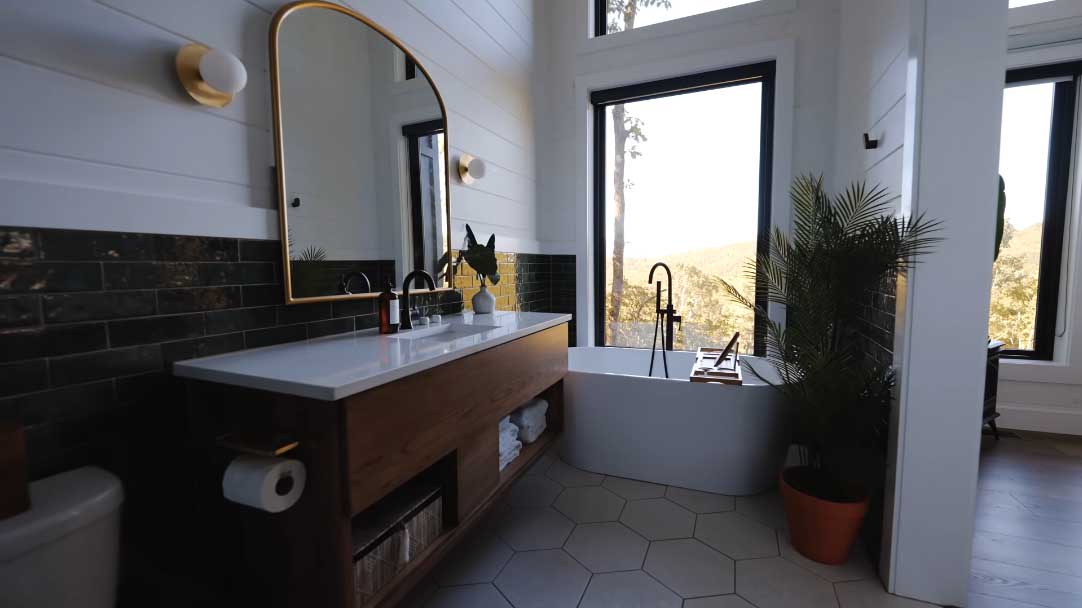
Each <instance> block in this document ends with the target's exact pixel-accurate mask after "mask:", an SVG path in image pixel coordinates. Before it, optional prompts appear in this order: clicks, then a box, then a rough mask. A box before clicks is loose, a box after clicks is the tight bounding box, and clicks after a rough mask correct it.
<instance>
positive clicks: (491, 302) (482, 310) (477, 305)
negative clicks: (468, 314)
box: [473, 285, 496, 315]
mask: <svg viewBox="0 0 1082 608" xmlns="http://www.w3.org/2000/svg"><path fill="white" fill-rule="evenodd" d="M494 310H496V296H494V295H492V292H491V291H489V290H488V286H486V285H482V286H481V291H478V292H477V293H475V294H473V312H475V313H477V314H479V315H485V314H489V313H491V312H492V311H494Z"/></svg>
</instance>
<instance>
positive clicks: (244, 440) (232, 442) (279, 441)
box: [217, 431, 301, 456]
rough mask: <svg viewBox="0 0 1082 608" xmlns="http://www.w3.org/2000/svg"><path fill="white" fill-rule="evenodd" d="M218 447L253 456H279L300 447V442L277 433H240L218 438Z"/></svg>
mask: <svg viewBox="0 0 1082 608" xmlns="http://www.w3.org/2000/svg"><path fill="white" fill-rule="evenodd" d="M217 443H218V445H219V446H221V447H223V448H226V449H229V450H233V451H236V452H241V453H242V454H252V455H254V456H281V455H283V454H286V453H288V452H291V451H293V450H295V449H297V448H298V447H300V445H301V442H300V441H297V440H296V439H294V438H293V437H290V436H289V435H286V434H284V433H280V432H277V431H242V432H233V433H226V434H225V435H222V436H220V437H218V439H217Z"/></svg>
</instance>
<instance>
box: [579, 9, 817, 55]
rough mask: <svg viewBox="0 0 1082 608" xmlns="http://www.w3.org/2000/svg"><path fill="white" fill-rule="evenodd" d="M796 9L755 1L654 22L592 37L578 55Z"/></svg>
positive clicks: (584, 41)
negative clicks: (624, 30) (628, 29)
mask: <svg viewBox="0 0 1082 608" xmlns="http://www.w3.org/2000/svg"><path fill="white" fill-rule="evenodd" d="M796 10H797V0H759V1H758V2H754V3H751V4H741V5H739V6H732V7H729V8H723V9H719V10H716V11H712V12H709V13H701V14H699V15H690V16H687V17H682V18H680V19H673V20H672V21H664V22H662V23H655V24H653V25H648V26H646V27H642V28H636V29H634V30H631V31H629V32H616V33H615V34H606V35H604V36H593V37H590V38H587V39H586V40H582V41H581V44H580V45H579V54H580V55H584V54H588V53H598V52H601V51H607V50H609V49H615V48H620V47H623V46H628V45H633V44H639V43H642V42H646V41H648V40H653V39H655V38H665V37H667V36H680V35H684V34H690V33H693V32H697V31H702V30H711V29H716V28H719V27H722V26H725V25H730V24H733V23H739V22H741V21H749V20H752V19H758V18H760V17H769V16H771V15H781V14H784V13H791V12H795V11H796Z"/></svg>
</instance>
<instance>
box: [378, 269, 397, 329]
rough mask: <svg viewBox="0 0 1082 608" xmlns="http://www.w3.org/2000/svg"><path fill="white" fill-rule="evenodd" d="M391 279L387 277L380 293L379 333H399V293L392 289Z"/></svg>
mask: <svg viewBox="0 0 1082 608" xmlns="http://www.w3.org/2000/svg"><path fill="white" fill-rule="evenodd" d="M392 287H393V286H392V285H391V280H390V279H387V282H386V284H384V286H383V291H382V292H380V294H379V333H381V334H396V333H398V325H399V323H400V321H399V314H401V313H400V311H399V310H398V294H397V293H395V292H394V291H393V290H392Z"/></svg>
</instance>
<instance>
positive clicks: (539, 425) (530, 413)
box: [511, 399, 549, 443]
mask: <svg viewBox="0 0 1082 608" xmlns="http://www.w3.org/2000/svg"><path fill="white" fill-rule="evenodd" d="M548 409H549V404H548V401H545V400H544V399H531V400H530V401H528V402H527V403H526V405H524V406H522V407H520V408H518V409H517V410H515V412H514V413H513V414H511V422H512V423H514V425H515V426H517V427H518V429H519V433H518V438H519V439H521V440H522V441H524V442H526V443H533V442H534V441H537V438H538V437H540V436H541V433H544V432H545V428H546V426H547V425H548V420H547V419H546V418H545V414H546V413H547V412H548Z"/></svg>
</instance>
